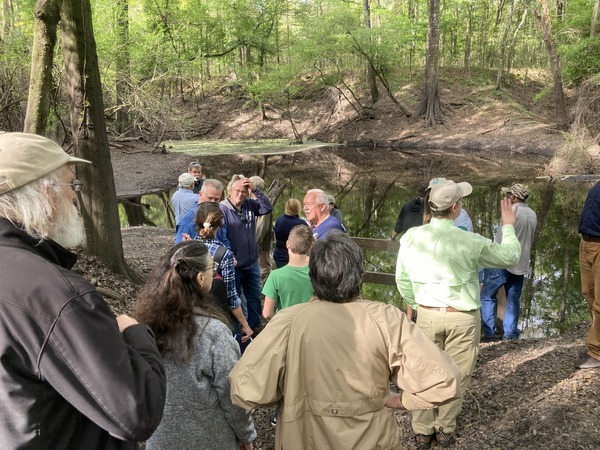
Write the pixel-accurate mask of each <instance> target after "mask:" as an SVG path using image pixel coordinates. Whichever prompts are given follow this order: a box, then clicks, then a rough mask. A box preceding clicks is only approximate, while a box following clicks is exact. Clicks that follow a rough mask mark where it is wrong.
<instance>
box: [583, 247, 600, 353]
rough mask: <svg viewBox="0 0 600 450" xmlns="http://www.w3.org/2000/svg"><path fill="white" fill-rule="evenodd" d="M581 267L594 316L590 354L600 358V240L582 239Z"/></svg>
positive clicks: (591, 328)
mask: <svg viewBox="0 0 600 450" xmlns="http://www.w3.org/2000/svg"><path fill="white" fill-rule="evenodd" d="M579 269H580V273H581V293H582V294H583V297H584V298H585V300H586V301H587V304H588V309H589V311H590V316H591V317H592V326H591V327H590V329H589V331H588V334H587V338H586V345H587V349H588V355H589V356H592V357H594V358H596V359H600V242H587V241H584V240H583V239H582V240H581V242H580V243H579Z"/></svg>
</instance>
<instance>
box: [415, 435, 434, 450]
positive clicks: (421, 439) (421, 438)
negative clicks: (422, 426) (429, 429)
mask: <svg viewBox="0 0 600 450" xmlns="http://www.w3.org/2000/svg"><path fill="white" fill-rule="evenodd" d="M434 440H435V434H417V435H416V436H415V443H416V444H417V448H419V449H428V448H431V444H433V441H434Z"/></svg>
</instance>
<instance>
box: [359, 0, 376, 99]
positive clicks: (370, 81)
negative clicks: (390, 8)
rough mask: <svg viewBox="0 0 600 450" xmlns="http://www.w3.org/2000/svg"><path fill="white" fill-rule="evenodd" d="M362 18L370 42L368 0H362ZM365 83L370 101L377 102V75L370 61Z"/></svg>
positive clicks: (369, 9)
mask: <svg viewBox="0 0 600 450" xmlns="http://www.w3.org/2000/svg"><path fill="white" fill-rule="evenodd" d="M363 20H364V24H365V28H366V29H367V32H368V33H369V44H370V43H371V6H370V4H369V0H363ZM366 65H367V85H368V86H369V92H370V93H371V102H372V103H377V100H379V90H378V89H377V76H376V75H375V70H373V65H372V64H371V61H367V64H366Z"/></svg>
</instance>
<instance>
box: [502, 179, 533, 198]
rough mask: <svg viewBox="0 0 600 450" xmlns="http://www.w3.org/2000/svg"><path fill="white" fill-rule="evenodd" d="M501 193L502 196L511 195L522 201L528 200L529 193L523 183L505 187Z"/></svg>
mask: <svg viewBox="0 0 600 450" xmlns="http://www.w3.org/2000/svg"><path fill="white" fill-rule="evenodd" d="M500 192H501V193H502V195H506V194H511V195H514V196H515V197H517V198H518V199H521V200H527V197H529V191H528V190H527V188H526V187H525V186H523V185H522V184H521V183H516V184H513V185H512V186H511V187H503V188H502V189H501V190H500Z"/></svg>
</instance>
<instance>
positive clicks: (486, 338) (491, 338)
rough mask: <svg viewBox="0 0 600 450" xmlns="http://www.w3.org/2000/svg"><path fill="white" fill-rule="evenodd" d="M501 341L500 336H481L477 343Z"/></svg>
mask: <svg viewBox="0 0 600 450" xmlns="http://www.w3.org/2000/svg"><path fill="white" fill-rule="evenodd" d="M501 340H502V336H485V335H483V336H481V338H480V339H479V342H499V341H501Z"/></svg>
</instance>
